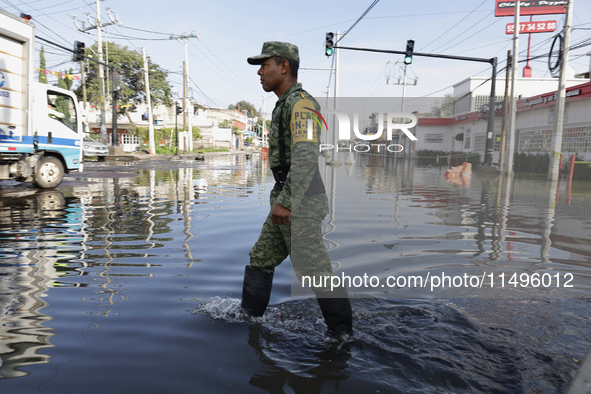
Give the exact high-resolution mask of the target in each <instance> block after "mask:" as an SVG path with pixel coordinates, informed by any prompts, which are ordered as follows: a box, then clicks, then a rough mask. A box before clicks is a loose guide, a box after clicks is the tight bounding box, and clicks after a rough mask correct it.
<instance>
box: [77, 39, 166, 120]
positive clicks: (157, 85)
mask: <svg viewBox="0 0 591 394" xmlns="http://www.w3.org/2000/svg"><path fill="white" fill-rule="evenodd" d="M107 46H108V47H109V62H108V64H114V65H115V66H116V67H117V78H118V83H119V85H118V86H119V87H120V88H121V94H120V97H119V99H118V102H117V104H118V105H119V110H118V112H119V113H120V114H126V115H127V117H128V118H129V119H130V122H131V118H130V116H129V113H128V110H131V111H134V110H135V108H136V106H137V104H139V103H144V102H146V91H145V87H144V69H143V67H144V60H143V57H142V54H141V52H139V51H135V50H131V49H129V48H127V47H125V46H121V45H118V44H115V43H112V42H108V43H105V45H103V52H104V58H105V59H106V58H107V56H106V48H107ZM92 49H93V51H94V52H96V51H97V46H96V44H95V45H93V47H92ZM148 69H149V74H150V75H149V76H150V98H151V101H152V109H153V108H154V107H155V106H156V105H158V104H161V103H162V104H164V105H166V106H167V107H170V106H172V105H173V102H172V100H171V86H170V84H169V82H168V80H167V77H168V72H167V71H165V70H163V69H161V68H160V66H158V65H157V64H155V63H153V62H151V61H150V59H148ZM105 71H106V72H110V69H108V70H105ZM105 82H106V81H105ZM112 84H113V80H112V78H111V77H110V78H109V85H110V86H105V94H106V95H108V94H109V92H110V91H111V86H112ZM76 94H77V95H78V96H81V94H82V87H81V86H80V87H78V89H77V90H76ZM86 95H87V99H88V101H89V102H90V103H92V104H95V105H97V106H98V105H99V104H100V90H99V78H98V67H97V64H96V63H94V62H90V64H89V70H88V74H87V75H86ZM131 124H132V125H133V122H131Z"/></svg>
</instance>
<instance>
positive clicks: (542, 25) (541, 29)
mask: <svg viewBox="0 0 591 394" xmlns="http://www.w3.org/2000/svg"><path fill="white" fill-rule="evenodd" d="M514 26H515V24H514V23H508V24H507V28H506V29H505V33H507V34H513V31H514V29H515V27H514ZM555 30H556V21H544V22H521V23H520V24H519V33H521V34H528V33H548V32H552V31H555Z"/></svg>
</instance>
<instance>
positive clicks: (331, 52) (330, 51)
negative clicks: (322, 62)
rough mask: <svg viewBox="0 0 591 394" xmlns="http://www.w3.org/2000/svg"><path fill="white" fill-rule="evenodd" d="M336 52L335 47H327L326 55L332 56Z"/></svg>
mask: <svg viewBox="0 0 591 394" xmlns="http://www.w3.org/2000/svg"><path fill="white" fill-rule="evenodd" d="M333 53H334V49H332V48H326V56H331V55H332V54H333Z"/></svg>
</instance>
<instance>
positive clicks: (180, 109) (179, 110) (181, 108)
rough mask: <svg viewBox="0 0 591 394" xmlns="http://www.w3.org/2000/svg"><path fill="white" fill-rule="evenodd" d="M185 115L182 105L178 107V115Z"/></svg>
mask: <svg viewBox="0 0 591 394" xmlns="http://www.w3.org/2000/svg"><path fill="white" fill-rule="evenodd" d="M182 113H183V107H181V106H180V105H177V106H176V114H177V115H180V114H182Z"/></svg>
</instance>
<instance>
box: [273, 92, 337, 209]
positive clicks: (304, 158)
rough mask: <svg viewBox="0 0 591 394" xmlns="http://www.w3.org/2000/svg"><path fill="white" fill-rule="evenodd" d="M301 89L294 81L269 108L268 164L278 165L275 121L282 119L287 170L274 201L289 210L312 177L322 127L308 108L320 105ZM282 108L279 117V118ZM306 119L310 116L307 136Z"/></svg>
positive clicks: (300, 196) (277, 127) (277, 133)
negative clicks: (310, 125)
mask: <svg viewBox="0 0 591 394" xmlns="http://www.w3.org/2000/svg"><path fill="white" fill-rule="evenodd" d="M301 89H302V84H301V83H296V84H295V85H293V86H291V87H290V88H289V89H287V91H285V93H284V94H283V95H282V96H281V97H280V98H279V100H278V101H277V104H275V108H274V109H273V117H272V121H271V130H270V132H269V165H270V167H271V168H274V167H278V166H280V165H281V163H280V160H279V122H283V127H284V138H285V159H286V165H287V166H288V167H289V172H288V173H287V180H286V181H285V185H284V187H283V190H282V191H281V193H280V194H279V197H278V198H277V204H279V205H281V206H283V207H285V208H288V209H290V210H293V207H292V202H294V201H301V199H302V198H303V197H304V194H305V193H306V191H307V190H308V188H309V186H310V183H311V182H312V179H313V178H314V174H315V173H316V170H317V168H318V153H319V142H320V132H321V130H322V129H321V127H320V124H319V120H318V116H316V115H315V114H314V112H313V111H312V110H314V111H316V112H320V105H319V104H318V102H317V101H316V100H315V99H314V98H313V97H312V96H311V95H310V94H309V93H308V92H306V91H304V90H301ZM282 110H283V118H282V119H281V114H282ZM308 119H311V120H312V130H313V135H312V138H311V139H308V126H307V124H308ZM324 196H326V195H325V194H324ZM324 198H326V197H324Z"/></svg>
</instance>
